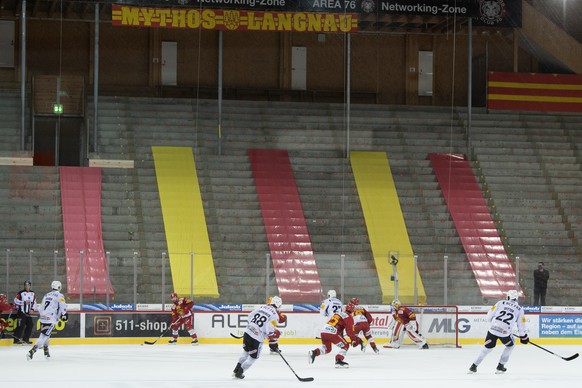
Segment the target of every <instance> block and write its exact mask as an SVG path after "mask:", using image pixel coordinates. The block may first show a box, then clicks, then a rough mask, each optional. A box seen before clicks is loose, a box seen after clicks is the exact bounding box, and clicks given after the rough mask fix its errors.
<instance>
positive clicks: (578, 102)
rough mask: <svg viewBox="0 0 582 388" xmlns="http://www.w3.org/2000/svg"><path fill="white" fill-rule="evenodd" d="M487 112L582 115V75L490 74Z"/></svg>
mask: <svg viewBox="0 0 582 388" xmlns="http://www.w3.org/2000/svg"><path fill="white" fill-rule="evenodd" d="M487 108H488V109H498V110H528V111H539V112H582V75H576V74H532V73H500V72H489V74H488V80H487Z"/></svg>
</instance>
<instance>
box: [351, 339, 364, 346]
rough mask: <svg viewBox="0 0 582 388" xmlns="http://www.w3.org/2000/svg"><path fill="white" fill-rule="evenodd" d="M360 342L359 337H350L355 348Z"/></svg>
mask: <svg viewBox="0 0 582 388" xmlns="http://www.w3.org/2000/svg"><path fill="white" fill-rule="evenodd" d="M361 343H362V340H361V339H360V338H359V337H354V338H352V346H353V347H354V348H355V347H357V346H358V345H360V344H361Z"/></svg>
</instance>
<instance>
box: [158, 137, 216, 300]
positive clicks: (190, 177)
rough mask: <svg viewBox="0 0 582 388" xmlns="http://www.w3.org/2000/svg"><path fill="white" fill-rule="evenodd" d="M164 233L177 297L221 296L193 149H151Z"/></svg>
mask: <svg viewBox="0 0 582 388" xmlns="http://www.w3.org/2000/svg"><path fill="white" fill-rule="evenodd" d="M152 153H153V156H154V165H155V168H156V179H157V182H158V190H159V193H160V202H161V206H162V215H163V217H164V230H165V232H166V240H167V243H168V255H169V257H170V268H171V270H172V282H173V286H174V291H175V292H177V293H178V294H184V295H190V293H191V291H192V292H193V294H194V295H195V296H209V297H215V298H216V297H218V296H219V294H218V283H217V280H216V272H215V270H214V261H213V259H212V251H211V249H210V239H209V237H208V229H207V227H206V216H205V214H204V207H203V205H202V196H201V194H200V186H199V184H198V174H197V173H196V165H195V164H194V155H193V154H192V148H191V147H152Z"/></svg>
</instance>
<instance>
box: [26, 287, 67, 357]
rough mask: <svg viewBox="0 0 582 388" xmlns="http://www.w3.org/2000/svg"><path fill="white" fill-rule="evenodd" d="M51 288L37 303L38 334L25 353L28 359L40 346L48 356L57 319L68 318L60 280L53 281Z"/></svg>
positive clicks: (63, 319)
mask: <svg viewBox="0 0 582 388" xmlns="http://www.w3.org/2000/svg"><path fill="white" fill-rule="evenodd" d="M51 288H52V291H51V292H49V293H47V294H46V295H45V296H44V297H43V298H42V303H41V304H40V305H39V311H38V312H39V321H40V335H39V337H38V340H37V341H36V343H35V344H34V346H33V347H32V349H30V350H29V351H28V353H27V354H26V358H27V359H28V360H29V361H30V360H32V357H33V356H34V353H35V352H36V351H37V350H38V349H40V348H43V350H44V356H45V358H47V359H48V358H50V353H49V342H50V339H51V333H52V331H53V329H54V327H55V325H56V324H57V322H58V321H59V319H60V320H62V321H65V322H66V321H67V320H68V319H69V315H68V314H67V304H66V303H65V297H64V296H63V294H61V282H59V281H58V280H55V281H53V282H52V283H51Z"/></svg>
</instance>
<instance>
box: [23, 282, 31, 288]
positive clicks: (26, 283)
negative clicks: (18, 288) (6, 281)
mask: <svg viewBox="0 0 582 388" xmlns="http://www.w3.org/2000/svg"><path fill="white" fill-rule="evenodd" d="M26 286H30V287H32V282H31V281H30V280H26V281H25V282H24V287H26Z"/></svg>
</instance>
